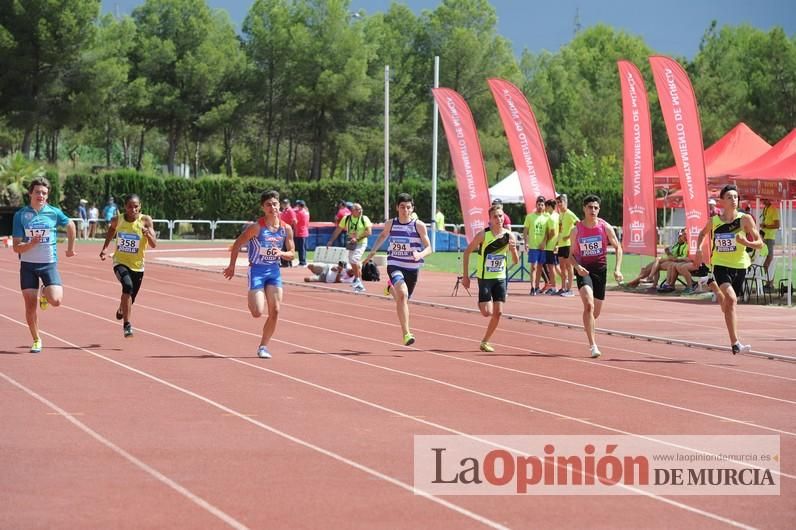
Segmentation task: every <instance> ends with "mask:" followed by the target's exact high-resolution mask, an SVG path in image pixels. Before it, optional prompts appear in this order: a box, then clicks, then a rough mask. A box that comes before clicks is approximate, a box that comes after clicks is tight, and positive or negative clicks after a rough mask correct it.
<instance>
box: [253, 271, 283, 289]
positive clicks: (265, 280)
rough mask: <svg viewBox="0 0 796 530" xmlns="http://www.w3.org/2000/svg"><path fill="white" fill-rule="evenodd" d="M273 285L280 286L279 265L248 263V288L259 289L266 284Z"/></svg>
mask: <svg viewBox="0 0 796 530" xmlns="http://www.w3.org/2000/svg"><path fill="white" fill-rule="evenodd" d="M269 285H273V286H275V287H277V288H279V289H281V288H282V272H281V271H280V270H279V267H273V266H271V265H250V266H249V290H250V291H259V290H260V289H265V288H266V287H267V286H269Z"/></svg>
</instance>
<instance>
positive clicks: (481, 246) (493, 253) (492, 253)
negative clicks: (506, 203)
mask: <svg viewBox="0 0 796 530" xmlns="http://www.w3.org/2000/svg"><path fill="white" fill-rule="evenodd" d="M476 249H478V266H477V268H476V276H477V277H478V309H480V310H481V314H482V315H484V316H485V317H490V320H489V324H487V326H486V332H485V333H484V338H483V339H482V340H481V345H480V347H479V348H480V350H481V351H483V352H493V351H495V348H493V347H492V345H491V344H489V339H490V338H492V334H493V333H494V332H495V330H496V329H497V327H498V323H499V322H500V317H501V315H502V314H503V304H504V303H505V302H506V296H507V294H508V283H507V279H506V277H507V275H506V272H507V268H508V267H507V265H508V264H507V261H508V255H509V254H511V261H512V263H513V264H514V265H516V264H517V262H518V261H519V260H520V257H519V255H518V254H517V241H516V240H515V238H514V234H513V233H512V232H511V230H509V229H507V228H504V227H503V206H502V205H499V204H495V205H492V206H491V207H490V208H489V228H487V229H484V230H481V231H480V232H478V233H477V234H476V235H475V237H473V240H472V241H470V244H469V245H467V248H466V249H465V251H464V257H463V258H462V286H463V287H464V288H465V289H469V288H470V275H469V273H470V254H472V253H473V252H475V251H476Z"/></svg>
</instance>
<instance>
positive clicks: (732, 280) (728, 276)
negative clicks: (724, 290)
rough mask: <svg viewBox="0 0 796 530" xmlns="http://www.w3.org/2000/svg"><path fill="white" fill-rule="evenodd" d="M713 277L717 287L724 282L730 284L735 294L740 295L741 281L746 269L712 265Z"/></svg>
mask: <svg viewBox="0 0 796 530" xmlns="http://www.w3.org/2000/svg"><path fill="white" fill-rule="evenodd" d="M713 279H714V280H715V281H716V285H718V286H719V287H721V286H722V285H724V284H725V283H729V284H731V285H732V289H733V290H734V291H735V295H736V296H741V294H742V293H743V282H744V280H745V279H746V269H735V268H733V267H724V266H722V265H714V266H713Z"/></svg>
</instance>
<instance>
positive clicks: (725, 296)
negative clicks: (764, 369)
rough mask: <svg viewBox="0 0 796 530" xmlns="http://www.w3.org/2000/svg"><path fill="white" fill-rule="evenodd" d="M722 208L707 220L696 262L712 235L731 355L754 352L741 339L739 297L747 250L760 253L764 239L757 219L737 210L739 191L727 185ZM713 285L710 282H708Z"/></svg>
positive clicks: (715, 275)
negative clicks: (759, 230) (738, 314)
mask: <svg viewBox="0 0 796 530" xmlns="http://www.w3.org/2000/svg"><path fill="white" fill-rule="evenodd" d="M719 197H720V200H721V203H722V208H721V214H720V215H714V216H712V217H711V218H710V219H708V222H707V224H706V225H705V227H704V228H703V229H702V231H701V232H700V233H699V238H698V239H697V252H696V260H697V261H698V262H700V263H701V262H702V261H703V260H702V242H703V241H704V240H705V238H706V237H707V236H708V235H710V239H711V241H712V243H713V253H712V255H711V259H710V261H711V263H712V264H713V278H714V281H715V283H716V284H717V285H718V291H717V292H716V300H717V301H718V302H719V304H720V305H721V310H722V312H723V313H724V323H725V324H726V325H727V333H728V334H729V335H730V343H731V346H730V348H731V349H732V354H733V355H735V354H737V353H741V352H748V351H751V349H752V347H751V346H750V345H748V344H743V343H741V341H740V338H739V336H738V316H737V313H736V307H737V306H738V295H740V294H741V293H742V292H743V284H744V279H745V278H746V269H747V268H748V267H749V265H751V262H752V260H751V258H750V257H749V254H747V252H746V248H747V247H748V248H753V249H755V250H760V249H761V248H763V240H762V239H760V238H759V237H757V227H756V226H755V220H754V218H753V217H752V216H751V215H749V214H745V213H741V212H739V211H738V188H737V187H736V186H735V185H734V184H727V185H726V186H724V187H723V188H722V189H721V193H720V194H719ZM709 283H710V282H709Z"/></svg>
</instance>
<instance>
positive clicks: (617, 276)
mask: <svg viewBox="0 0 796 530" xmlns="http://www.w3.org/2000/svg"><path fill="white" fill-rule="evenodd" d="M614 279H615V280H616V282H617V283H620V282H621V281H622V280H624V279H625V277H624V276H623V275H622V273H621V272H620V271H614Z"/></svg>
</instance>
